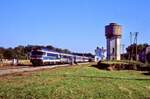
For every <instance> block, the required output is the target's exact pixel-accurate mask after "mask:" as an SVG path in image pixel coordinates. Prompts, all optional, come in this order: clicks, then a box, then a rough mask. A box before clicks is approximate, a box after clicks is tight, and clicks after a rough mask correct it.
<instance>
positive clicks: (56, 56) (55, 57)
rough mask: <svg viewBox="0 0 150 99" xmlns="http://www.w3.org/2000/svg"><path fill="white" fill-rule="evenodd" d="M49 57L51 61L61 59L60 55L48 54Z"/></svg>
mask: <svg viewBox="0 0 150 99" xmlns="http://www.w3.org/2000/svg"><path fill="white" fill-rule="evenodd" d="M47 56H48V57H51V59H57V58H59V57H58V54H53V53H47Z"/></svg>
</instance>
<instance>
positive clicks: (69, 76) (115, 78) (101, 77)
mask: <svg viewBox="0 0 150 99" xmlns="http://www.w3.org/2000/svg"><path fill="white" fill-rule="evenodd" d="M49 76H51V77H64V78H88V79H114V80H138V81H144V80H146V81H150V78H149V79H148V78H125V77H107V76H106V77H104V76H85V75H66V74H62V75H49Z"/></svg>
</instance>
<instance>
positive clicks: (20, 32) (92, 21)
mask: <svg viewBox="0 0 150 99" xmlns="http://www.w3.org/2000/svg"><path fill="white" fill-rule="evenodd" d="M149 4H150V0H0V34H1V36H0V46H3V47H6V48H7V47H15V46H18V45H28V44H30V45H35V44H38V45H53V46H55V47H59V48H67V49H70V50H72V51H75V52H93V51H94V49H95V48H96V47H97V46H100V47H101V46H104V47H105V46H106V40H105V34H104V33H105V31H104V26H105V25H107V24H109V23H111V22H116V23H118V24H120V25H122V26H123V35H122V43H123V44H125V46H128V45H129V33H130V32H139V36H138V43H145V42H147V43H150V34H149V33H150V13H149V10H150V6H149Z"/></svg>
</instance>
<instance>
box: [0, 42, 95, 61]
mask: <svg viewBox="0 0 150 99" xmlns="http://www.w3.org/2000/svg"><path fill="white" fill-rule="evenodd" d="M34 48H47V49H49V50H52V51H56V52H61V53H67V54H74V55H82V56H83V55H84V56H88V57H94V56H93V55H92V54H91V53H75V52H71V51H70V50H68V49H61V48H56V47H53V46H51V45H48V46H39V45H27V46H21V45H20V46H17V47H15V48H3V47H0V58H1V59H12V58H18V59H29V54H30V52H31V50H32V49H34Z"/></svg>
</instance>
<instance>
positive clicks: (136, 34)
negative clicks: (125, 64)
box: [135, 32, 139, 61]
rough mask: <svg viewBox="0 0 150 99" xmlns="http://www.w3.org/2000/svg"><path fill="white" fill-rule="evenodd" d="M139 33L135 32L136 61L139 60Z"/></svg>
mask: <svg viewBox="0 0 150 99" xmlns="http://www.w3.org/2000/svg"><path fill="white" fill-rule="evenodd" d="M138 34H139V32H135V44H136V61H137V60H138V52H137V50H138V49H137V37H138Z"/></svg>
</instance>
